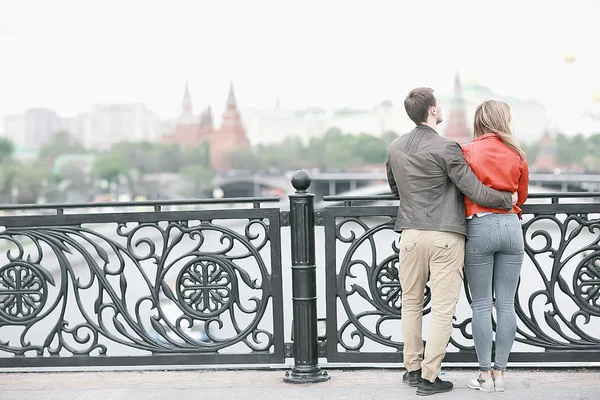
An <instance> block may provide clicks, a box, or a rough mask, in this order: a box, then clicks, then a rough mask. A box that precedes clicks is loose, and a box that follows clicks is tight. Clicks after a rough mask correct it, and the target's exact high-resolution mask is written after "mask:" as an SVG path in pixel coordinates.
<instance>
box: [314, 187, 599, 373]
mask: <svg viewBox="0 0 600 400" xmlns="http://www.w3.org/2000/svg"><path fill="white" fill-rule="evenodd" d="M597 196H598V194H589V193H585V194H582V193H577V194H573V193H569V194H566V195H560V197H559V195H532V196H530V198H532V199H534V198H537V199H540V198H550V200H551V201H550V204H531V205H525V206H524V207H523V211H524V223H523V225H522V226H523V233H524V235H525V252H526V255H527V257H526V260H525V262H524V266H523V270H522V273H521V280H520V283H519V289H518V293H517V298H516V308H517V315H518V319H519V324H518V333H517V338H516V341H517V344H516V345H515V346H514V348H513V353H512V354H511V356H510V360H511V361H513V362H514V361H516V362H554V361H559V362H579V363H585V362H598V361H599V360H600V243H599V242H600V204H598V203H586V202H583V203H578V204H560V203H559V201H558V200H559V198H569V197H570V198H589V197H597ZM380 200H388V201H390V200H394V198H393V197H391V196H371V197H360V198H358V197H355V198H351V197H334V196H332V197H326V198H325V201H331V202H337V203H338V204H341V205H338V206H330V207H326V208H325V210H324V212H323V225H324V226H325V249H326V265H325V268H326V284H327V290H326V303H327V351H326V355H327V360H328V361H329V362H353V363H361V362H369V363H385V362H390V363H398V362H401V360H402V355H401V353H402V349H403V343H402V340H401V338H400V336H401V325H400V324H401V318H402V301H401V294H402V288H401V286H400V282H399V278H398V248H397V240H398V238H399V235H398V234H396V233H394V232H393V228H394V223H395V219H396V213H397V207H396V206H378V205H376V204H375V205H364V203H365V202H373V201H380ZM352 203H355V204H356V203H363V205H361V206H356V205H353V204H352ZM424 295H425V309H424V312H423V313H424V315H427V314H429V312H430V308H429V301H430V292H429V288H426V290H425V293H424ZM469 304H470V296H469V291H468V285H467V283H466V281H465V290H464V292H463V298H461V300H460V302H459V305H458V307H457V313H456V316H455V323H454V333H453V335H452V338H451V340H450V346H449V350H448V354H447V356H446V358H445V360H446V361H449V362H452V361H457V362H474V361H476V355H475V352H474V347H473V344H472V335H471V330H470V324H471V316H470V315H471V313H470V307H469ZM427 325H428V321H427V319H426V318H425V319H424V327H425V329H427V328H426V327H427ZM425 338H426V335H425Z"/></svg>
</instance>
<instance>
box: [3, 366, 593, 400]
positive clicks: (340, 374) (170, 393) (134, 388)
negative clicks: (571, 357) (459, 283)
mask: <svg viewBox="0 0 600 400" xmlns="http://www.w3.org/2000/svg"><path fill="white" fill-rule="evenodd" d="M402 373H403V371H401V370H376V369H373V370H353V371H342V370H330V371H329V374H330V375H331V376H332V379H331V380H330V381H328V382H324V383H318V384H312V385H290V384H287V383H284V382H282V377H283V375H284V371H170V372H163V371H145V372H64V373H2V374H0V399H1V400H38V399H39V400H42V399H44V400H58V399H60V400H96V399H98V400H121V399H123V400H142V399H144V400H154V399H161V400H169V399H177V400H187V399H190V400H191V399H193V400H200V399H202V400H203V399H215V400H218V399H236V400H244V399H259V400H276V399H277V400H296V399H298V400H299V399H302V400H309V399H324V400H341V399H347V400H355V399H356V400H366V399H385V400H392V399H416V398H420V399H422V397H419V396H416V394H415V389H413V388H410V387H408V386H406V385H404V384H402ZM474 373H475V372H474V371H472V370H471V371H459V370H448V371H447V372H446V374H445V378H447V379H450V380H451V381H453V382H454V384H455V389H454V390H453V391H452V392H450V393H444V394H439V395H435V396H431V397H429V398H432V399H440V400H442V399H465V400H469V399H479V400H481V399H484V398H489V397H488V396H494V397H497V396H500V397H497V398H499V399H502V400H509V399H523V400H537V399H544V400H552V399H560V400H598V399H600V370H598V369H596V370H577V371H564V370H562V371H552V370H549V371H536V370H514V371H510V373H509V374H507V376H506V384H507V391H506V392H505V393H489V394H486V393H480V392H477V391H474V390H471V389H468V388H467V386H466V381H467V379H468V378H470V377H472V376H473V375H474Z"/></svg>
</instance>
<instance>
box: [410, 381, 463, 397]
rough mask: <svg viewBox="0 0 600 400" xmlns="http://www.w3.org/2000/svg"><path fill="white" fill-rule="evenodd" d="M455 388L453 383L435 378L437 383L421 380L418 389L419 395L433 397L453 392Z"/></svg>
mask: <svg viewBox="0 0 600 400" xmlns="http://www.w3.org/2000/svg"><path fill="white" fill-rule="evenodd" d="M453 387H454V385H453V384H452V382H448V381H443V380H441V379H440V378H435V382H433V383H431V382H429V381H428V380H427V379H421V382H420V383H419V386H418V387H417V395H419V396H431V395H432V394H437V393H445V392H449V391H451V390H452V388H453Z"/></svg>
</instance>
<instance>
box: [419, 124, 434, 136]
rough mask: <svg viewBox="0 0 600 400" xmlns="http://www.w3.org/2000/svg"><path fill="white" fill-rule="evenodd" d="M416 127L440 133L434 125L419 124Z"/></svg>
mask: <svg viewBox="0 0 600 400" xmlns="http://www.w3.org/2000/svg"><path fill="white" fill-rule="evenodd" d="M416 128H417V129H425V130H426V131H430V132H431V133H435V134H436V135H439V133H437V131H436V130H435V129H433V128H432V127H430V126H429V125H417V126H416Z"/></svg>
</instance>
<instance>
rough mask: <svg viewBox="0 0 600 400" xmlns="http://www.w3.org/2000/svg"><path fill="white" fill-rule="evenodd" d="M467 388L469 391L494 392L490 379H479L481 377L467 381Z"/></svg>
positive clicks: (492, 382)
mask: <svg viewBox="0 0 600 400" xmlns="http://www.w3.org/2000/svg"><path fill="white" fill-rule="evenodd" d="M467 386H468V387H470V388H471V389H475V390H480V391H482V392H486V393H490V392H493V391H494V381H493V380H492V378H491V377H489V378H488V379H481V375H479V376H478V377H477V378H473V379H469V380H468V382H467Z"/></svg>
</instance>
